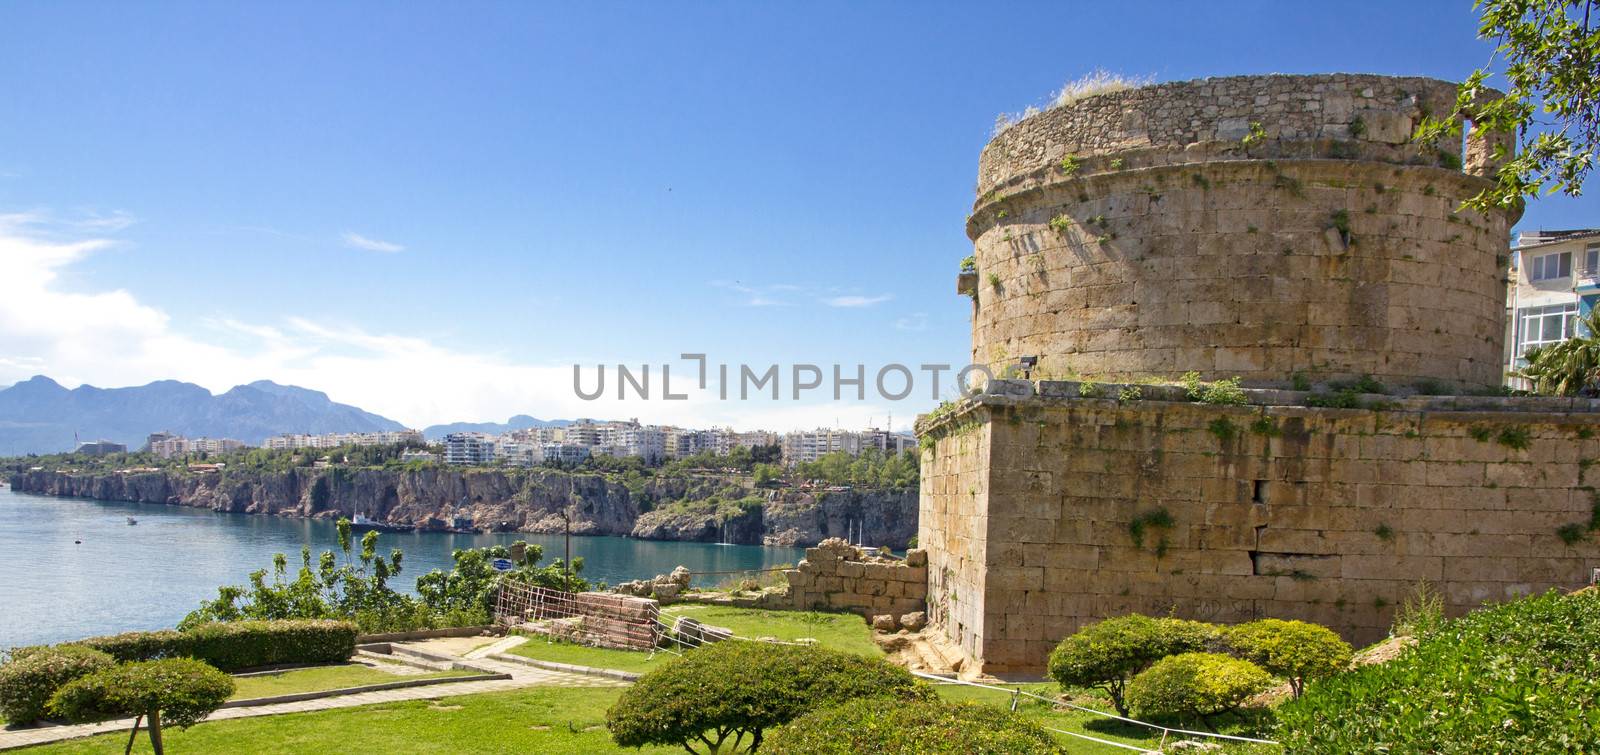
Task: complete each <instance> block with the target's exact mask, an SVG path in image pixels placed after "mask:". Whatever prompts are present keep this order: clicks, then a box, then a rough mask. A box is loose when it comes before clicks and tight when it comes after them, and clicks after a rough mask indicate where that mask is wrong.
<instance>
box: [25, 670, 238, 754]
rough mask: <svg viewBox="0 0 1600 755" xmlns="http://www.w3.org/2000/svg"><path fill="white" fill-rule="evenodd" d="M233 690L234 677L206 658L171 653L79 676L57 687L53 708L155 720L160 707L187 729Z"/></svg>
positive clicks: (75, 715)
mask: <svg viewBox="0 0 1600 755" xmlns="http://www.w3.org/2000/svg"><path fill="white" fill-rule="evenodd" d="M233 690H234V683H233V678H232V677H230V676H228V675H227V674H224V673H222V672H221V671H218V670H217V669H215V668H212V667H211V666H209V665H207V664H205V663H202V662H200V661H197V660H194V659H192V658H167V659H165V660H160V661H139V662H135V663H121V664H117V665H115V666H112V667H110V668H107V669H103V670H101V671H97V672H95V673H93V674H90V675H88V676H85V677H83V678H81V679H75V680H73V681H72V682H71V683H70V684H67V685H66V686H64V687H62V688H61V689H60V690H59V691H57V692H56V694H55V696H54V697H53V698H51V700H50V709H51V711H52V712H53V713H55V714H57V715H59V716H62V717H64V718H67V719H70V720H73V721H104V720H106V719H108V718H120V717H124V716H128V717H131V716H140V715H142V716H145V717H146V718H150V719H151V721H150V722H151V724H152V725H155V724H156V723H157V721H156V719H154V718H153V717H152V714H154V713H156V712H159V713H160V716H161V718H160V723H161V724H162V725H166V726H177V727H179V728H187V727H190V726H193V725H195V724H196V723H199V722H200V720H201V719H203V718H205V717H206V716H208V715H211V712H212V711H214V710H216V709H217V708H219V707H221V706H222V704H223V703H225V702H227V701H228V696H229V695H232V694H233ZM152 733H153V732H152ZM152 741H158V740H156V739H155V737H154V736H152Z"/></svg>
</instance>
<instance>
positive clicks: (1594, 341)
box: [1516, 309, 1600, 396]
mask: <svg viewBox="0 0 1600 755" xmlns="http://www.w3.org/2000/svg"><path fill="white" fill-rule="evenodd" d="M1523 358H1525V359H1527V360H1528V366H1526V367H1523V368H1522V369H1520V370H1518V371H1517V373H1516V374H1517V375H1518V376H1519V377H1522V378H1525V379H1526V380H1527V381H1528V383H1529V384H1530V385H1531V386H1532V389H1533V392H1534V393H1539V394H1544V395H1550V396H1577V395H1580V394H1590V395H1592V394H1594V393H1596V392H1600V309H1596V310H1594V311H1592V312H1590V313H1589V316H1588V317H1585V318H1584V319H1583V320H1582V322H1581V323H1580V327H1579V332H1578V333H1577V334H1576V335H1574V336H1573V337H1571V338H1568V339H1567V340H1565V341H1561V342H1559V343H1553V344H1550V345H1548V346H1535V347H1534V348H1531V349H1528V351H1527V353H1525V354H1523Z"/></svg>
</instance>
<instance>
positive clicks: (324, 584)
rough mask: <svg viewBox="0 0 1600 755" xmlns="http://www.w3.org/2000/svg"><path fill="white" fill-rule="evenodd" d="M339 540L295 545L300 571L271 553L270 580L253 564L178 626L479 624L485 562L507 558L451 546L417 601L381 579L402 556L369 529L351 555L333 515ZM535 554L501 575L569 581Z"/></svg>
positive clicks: (575, 582)
mask: <svg viewBox="0 0 1600 755" xmlns="http://www.w3.org/2000/svg"><path fill="white" fill-rule="evenodd" d="M339 545H340V552H339V553H337V554H336V553H335V552H334V551H324V552H323V553H322V555H321V557H320V558H318V559H317V560H316V562H315V563H313V562H312V558H311V549H310V548H309V547H303V548H301V549H300V570H299V572H298V573H297V574H296V575H295V576H294V577H293V578H291V577H290V576H289V574H288V559H287V558H286V557H285V556H284V555H283V554H281V553H280V554H277V555H276V556H274V557H273V565H272V579H271V581H268V579H267V571H266V570H265V569H261V570H258V571H255V572H252V573H251V574H250V586H249V588H248V589H246V588H245V587H241V586H237V585H227V586H223V587H220V588H218V589H217V597H216V598H215V599H214V600H208V601H204V602H202V603H201V604H200V607H199V608H198V609H195V610H194V611H192V612H190V613H189V615H188V616H185V617H184V619H183V621H182V622H180V623H179V624H178V628H179V629H188V628H190V627H194V626H198V625H201V624H204V623H207V622H236V621H240V620H243V619H261V620H272V619H339V620H349V621H353V622H355V623H356V624H357V625H359V627H360V629H361V631H363V632H369V633H375V632H400V631H410V630H413V629H420V628H429V627H436V626H475V625H479V624H487V623H489V613H490V610H491V608H492V605H491V602H492V588H493V581H494V579H495V578H496V577H497V574H496V573H495V572H494V571H493V570H492V569H491V568H490V562H492V561H493V560H494V559H497V558H509V557H510V556H511V551H510V549H508V548H507V547H506V546H504V545H493V546H489V547H487V548H477V549H463V550H457V551H455V552H454V553H453V554H451V555H452V558H453V559H454V561H455V565H454V567H453V568H452V569H451V570H450V571H449V572H441V571H439V570H434V571H432V572H429V573H428V574H424V575H422V576H421V577H418V578H417V581H416V586H417V593H418V595H419V596H420V599H419V598H414V597H412V596H410V595H406V594H404V593H401V592H399V591H397V590H395V589H394V588H393V587H390V586H389V580H390V579H391V578H392V577H394V576H397V575H398V574H399V573H400V569H401V565H402V561H403V557H404V554H403V553H402V552H401V551H400V550H399V549H398V548H396V549H394V550H392V551H391V552H390V554H389V557H388V558H384V557H383V556H380V555H378V553H377V548H378V533H377V532H376V531H369V532H367V533H366V534H365V535H364V536H363V537H362V539H361V551H360V552H359V553H353V552H352V550H351V532H350V528H349V522H348V521H346V520H340V522H339ZM524 545H526V544H524ZM543 557H544V550H543V549H542V548H540V547H538V546H533V545H527V546H526V550H525V553H524V558H523V561H522V562H521V563H519V564H517V565H516V568H515V569H514V570H513V571H512V572H510V573H509V577H510V578H513V579H518V580H521V581H524V582H528V583H530V584H537V585H541V586H544V587H553V588H562V589H565V587H564V586H566V585H568V584H569V583H568V582H567V579H566V574H565V572H566V569H565V565H564V564H563V563H562V562H561V561H560V560H559V559H557V560H556V561H554V562H552V563H551V564H548V565H545V566H539V565H538V562H539V560H540V559H542V558H543ZM582 571H583V561H582V559H573V563H572V572H573V574H574V576H573V579H572V581H571V582H570V586H571V588H572V589H574V590H586V589H588V587H589V583H588V582H587V581H585V580H583V579H582V578H581V577H580V576H577V575H579V574H581V573H582Z"/></svg>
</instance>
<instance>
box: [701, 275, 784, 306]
mask: <svg viewBox="0 0 1600 755" xmlns="http://www.w3.org/2000/svg"><path fill="white" fill-rule="evenodd" d="M711 285H712V286H713V287H715V288H723V289H727V290H729V291H732V292H734V293H737V294H739V295H740V298H741V301H740V302H739V304H740V306H744V307H787V306H789V305H790V302H789V301H788V300H787V299H785V298H783V295H784V294H788V293H793V292H795V291H799V290H801V289H800V287H799V286H794V285H789V284H786V283H778V284H773V285H769V286H747V285H744V284H743V283H740V282H739V281H726V280H715V281H711Z"/></svg>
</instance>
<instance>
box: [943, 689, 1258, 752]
mask: <svg viewBox="0 0 1600 755" xmlns="http://www.w3.org/2000/svg"><path fill="white" fill-rule="evenodd" d="M911 674H912V675H913V676H918V677H921V678H923V679H931V680H934V681H936V682H938V683H940V684H961V685H965V686H968V687H978V688H981V689H992V690H997V691H1000V692H1009V693H1011V694H1012V695H1023V696H1026V697H1031V698H1034V699H1036V700H1041V701H1043V702H1047V703H1050V704H1051V705H1055V706H1059V707H1062V708H1070V709H1072V710H1076V711H1080V712H1083V713H1092V714H1094V715H1097V716H1104V717H1106V718H1113V719H1116V720H1118V721H1122V722H1124V723H1130V724H1134V725H1136V726H1143V727H1146V728H1150V729H1156V730H1158V731H1161V732H1163V736H1165V734H1166V733H1171V734H1186V735H1189V736H1195V737H1211V738H1214V739H1229V740H1233V741H1235V742H1254V743H1255V744H1263V745H1275V744H1278V743H1277V742H1274V741H1272V740H1270V739H1256V738H1254V737H1241V736H1236V735H1233V734H1218V733H1217V732H1214V731H1190V730H1189V729H1175V728H1172V727H1170V726H1162V725H1160V724H1153V723H1150V722H1148V721H1140V720H1139V719H1136V718H1128V717H1127V716H1119V715H1117V714H1115V713H1107V712H1105V711H1103V710H1096V709H1094V708H1088V707H1084V706H1082V705H1074V704H1072V703H1069V702H1066V701H1063V700H1057V699H1055V698H1052V697H1045V696H1044V695H1040V694H1036V693H1033V692H1029V691H1027V690H1025V689H1020V688H1018V689H1012V688H1010V687H997V686H995V685H993V684H983V683H981V682H969V681H967V680H965V679H954V678H951V677H948V676H939V675H937V674H929V673H926V672H922V671H913V672H911Z"/></svg>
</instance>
